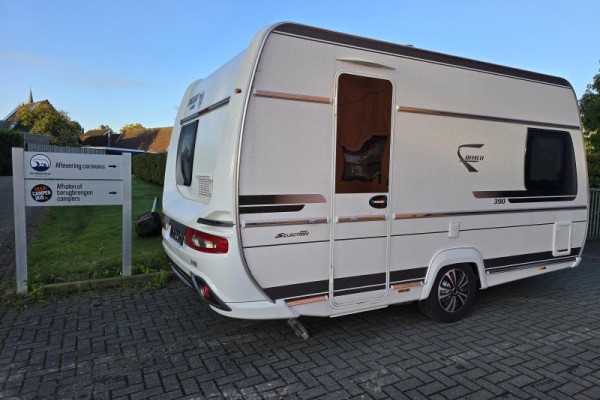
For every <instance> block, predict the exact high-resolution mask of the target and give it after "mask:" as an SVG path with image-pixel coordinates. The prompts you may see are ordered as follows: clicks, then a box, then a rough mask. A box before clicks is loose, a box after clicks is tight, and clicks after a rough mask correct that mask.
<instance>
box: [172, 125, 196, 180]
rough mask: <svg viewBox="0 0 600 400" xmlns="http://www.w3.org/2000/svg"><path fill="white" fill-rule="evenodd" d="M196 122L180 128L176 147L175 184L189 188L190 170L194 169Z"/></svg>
mask: <svg viewBox="0 0 600 400" xmlns="http://www.w3.org/2000/svg"><path fill="white" fill-rule="evenodd" d="M197 131H198V120H196V121H194V122H192V123H191V124H187V125H185V126H184V127H183V128H181V133H180V134H179V145H178V146H177V178H176V181H177V184H178V185H184V186H190V185H191V184H192V169H193V168H194V149H195V148H196V132H197Z"/></svg>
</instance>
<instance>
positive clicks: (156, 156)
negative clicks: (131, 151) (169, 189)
mask: <svg viewBox="0 0 600 400" xmlns="http://www.w3.org/2000/svg"><path fill="white" fill-rule="evenodd" d="M131 163H132V169H133V175H135V176H136V177H138V178H139V179H141V180H144V181H146V182H151V183H156V184H158V185H162V184H164V182H165V166H166V164H167V153H153V154H152V153H145V154H135V155H134V156H133V158H132V161H131Z"/></svg>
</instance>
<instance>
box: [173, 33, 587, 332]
mask: <svg viewBox="0 0 600 400" xmlns="http://www.w3.org/2000/svg"><path fill="white" fill-rule="evenodd" d="M163 209H164V214H165V224H164V230H163V232H162V234H163V239H164V240H163V243H164V248H165V251H166V253H167V255H168V257H169V259H170V260H171V262H172V266H173V269H174V271H175V272H176V274H177V275H178V276H179V278H181V279H182V280H183V281H184V282H186V283H187V284H188V285H189V286H191V287H193V288H195V289H196V290H198V292H199V293H200V296H201V297H202V298H203V299H205V300H206V301H208V303H209V304H210V306H211V307H212V309H213V310H215V311H216V312H218V313H220V314H223V315H226V316H231V317H235V318H250V319H272V318H281V319H290V321H295V318H297V317H299V316H302V315H310V316H332V317H333V316H338V315H344V314H350V313H355V312H360V311H365V310H372V309H377V308H382V307H386V306H388V305H390V304H397V303H407V302H414V301H419V304H420V306H421V308H422V309H423V311H424V312H425V313H426V314H428V315H429V316H431V317H433V318H434V319H436V320H439V321H446V322H448V321H454V320H457V319H459V318H461V317H463V316H464V315H465V314H466V313H467V311H468V309H469V307H470V306H471V304H472V303H473V301H474V298H475V292H476V290H477V289H485V288H488V287H490V286H494V285H498V284H501V283H505V282H509V281H514V280H516V279H522V278H527V277H531V276H534V275H540V274H544V273H547V272H551V271H557V270H560V269H564V268H569V267H575V266H577V265H578V264H579V262H580V261H581V251H582V248H583V244H584V241H585V237H586V227H587V219H588V186H587V172H586V160H585V156H584V145H583V137H582V132H581V128H580V120H579V112H578V107H577V102H576V97H575V94H574V91H573V88H572V87H571V85H570V84H569V82H567V81H566V80H564V79H562V78H557V77H554V76H548V75H543V74H539V73H534V72H528V71H523V70H519V69H515V68H510V67H505V66H499V65H494V64H489V63H486V62H481V61H475V60H470V59H465V58H460V57H455V56H449V55H445V54H439V53H435V52H431V51H426V50H421V49H417V48H413V47H411V46H402V45H397V44H392V43H386V42H381V41H376V40H372V39H366V38H362V37H357V36H352V35H347V34H342V33H338V32H332V31H328V30H323V29H318V28H314V27H309V26H304V25H299V24H294V23H281V24H277V25H274V26H271V27H268V28H266V29H264V30H262V31H261V32H259V33H258V34H257V35H256V36H255V37H254V39H253V40H252V42H251V43H250V45H249V46H248V48H247V49H246V50H244V51H243V52H242V53H241V54H239V55H238V56H236V57H235V58H233V59H232V60H231V61H229V62H228V63H226V64H225V65H224V66H222V67H221V68H219V69H218V70H217V71H215V72H214V73H213V74H212V75H210V76H208V77H207V78H206V79H201V80H198V81H195V82H193V83H192V84H191V85H190V86H189V88H188V89H187V91H186V92H185V95H184V97H183V100H182V102H181V107H180V108H179V112H178V115H177V119H176V121H175V127H174V129H173V136H172V138H171V144H170V147H169V156H168V161H167V168H166V175H165V186H164V197H163ZM297 333H298V332H297Z"/></svg>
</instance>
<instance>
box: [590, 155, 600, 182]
mask: <svg viewBox="0 0 600 400" xmlns="http://www.w3.org/2000/svg"><path fill="white" fill-rule="evenodd" d="M587 167H588V179H589V183H590V187H591V188H600V153H590V154H587Z"/></svg>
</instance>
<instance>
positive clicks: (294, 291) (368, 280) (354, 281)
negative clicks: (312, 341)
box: [263, 247, 581, 299]
mask: <svg viewBox="0 0 600 400" xmlns="http://www.w3.org/2000/svg"><path fill="white" fill-rule="evenodd" d="M580 251H581V248H580V247H576V248H572V249H571V252H570V253H569V254H568V255H565V256H564V257H553V256H552V252H551V251H545V252H540V253H531V254H520V255H516V256H508V257H498V258H488V259H486V260H484V265H485V269H486V271H488V272H490V273H491V272H500V271H503V270H504V271H507V270H511V269H517V268H523V267H525V266H526V265H527V264H534V263H539V262H546V263H558V262H568V261H574V260H575V257H573V256H576V255H578V254H579V252H580ZM426 274H427V267H421V268H410V269H403V270H398V271H390V284H392V283H397V282H407V281H417V280H422V279H425V276H426ZM383 289H385V272H379V273H376V274H366V275H357V276H349V277H344V278H337V279H335V280H334V295H335V296H343V295H348V294H355V293H362V292H370V291H375V290H383ZM263 290H264V291H265V293H266V294H267V295H269V296H270V297H271V298H272V299H291V298H295V299H297V298H304V297H311V296H315V295H324V294H328V293H329V281H328V280H321V281H314V282H304V283H297V284H292V285H284V286H274V287H270V288H263Z"/></svg>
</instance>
